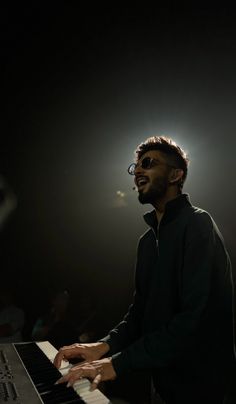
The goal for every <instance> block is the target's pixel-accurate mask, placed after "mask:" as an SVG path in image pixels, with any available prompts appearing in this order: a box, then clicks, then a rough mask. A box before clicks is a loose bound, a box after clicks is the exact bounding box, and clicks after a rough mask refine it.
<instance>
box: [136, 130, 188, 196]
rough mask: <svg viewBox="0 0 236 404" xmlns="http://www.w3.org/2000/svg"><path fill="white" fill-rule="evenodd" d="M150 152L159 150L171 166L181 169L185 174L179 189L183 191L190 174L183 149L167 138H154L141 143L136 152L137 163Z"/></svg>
mask: <svg viewBox="0 0 236 404" xmlns="http://www.w3.org/2000/svg"><path fill="white" fill-rule="evenodd" d="M149 150H159V151H161V152H162V153H164V154H165V155H166V157H167V161H168V163H169V164H170V165H173V166H174V167H176V168H181V169H182V170H183V172H184V174H183V176H182V178H181V180H180V181H179V183H178V185H179V189H180V191H182V188H183V185H184V181H185V180H186V177H187V174H188V164H189V158H188V157H187V154H186V153H185V151H184V150H183V149H181V147H179V146H178V145H177V144H176V143H175V142H174V141H173V140H172V139H170V138H168V137H166V136H152V137H149V138H148V139H146V140H145V142H143V143H140V145H139V146H138V147H137V149H136V150H135V154H136V161H138V160H139V159H140V158H141V157H142V155H143V154H145V153H146V152H147V151H149Z"/></svg>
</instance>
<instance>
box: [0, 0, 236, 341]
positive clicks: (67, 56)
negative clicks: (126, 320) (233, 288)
mask: <svg viewBox="0 0 236 404" xmlns="http://www.w3.org/2000/svg"><path fill="white" fill-rule="evenodd" d="M189 3H190V4H188V5H180V3H179V2H176V3H172V2H168V1H167V2H165V5H160V6H158V3H157V6H156V8H155V9H154V8H152V7H151V6H150V7H149V8H146V9H145V8H141V7H140V9H138V8H137V6H136V9H131V8H130V9H129V8H127V7H125V8H123V7H122V6H120V5H119V4H118V3H117V6H116V7H115V5H113V8H112V6H110V7H107V8H104V9H103V10H102V9H101V7H99V8H98V7H97V9H96V6H93V7H92V6H91V7H90V5H88V6H87V7H85V6H83V7H82V6H80V5H79V2H74V3H72V2H57V3H55V4H54V5H53V4H47V5H45V4H43V3H41V2H34V4H31V5H30V6H27V5H26V4H23V5H22V3H21V4H20V3H19V4H18V5H15V4H14V3H10V2H8V3H7V5H5V6H3V5H1V10H0V12H1V15H0V19H1V84H2V91H1V96H2V97H1V98H2V107H1V112H2V117H1V138H0V139H1V140H0V141H1V143H0V145H1V147H0V171H1V173H2V174H3V175H4V176H5V177H6V179H7V181H8V183H9V184H10V185H11V187H12V188H13V190H14V192H15V194H16V196H17V200H18V206H17V209H16V210H15V212H14V214H13V215H12V216H11V218H10V220H9V221H8V223H7V225H6V227H5V229H4V230H3V231H2V234H1V262H2V263H1V272H2V282H4V281H5V282H9V278H10V282H11V283H12V285H14V286H16V287H17V296H18V302H19V304H20V305H21V306H22V307H23V308H24V309H25V311H26V314H27V319H28V324H29V325H28V332H29V331H30V326H31V324H33V322H34V320H35V318H36V317H37V315H38V314H39V313H40V311H42V308H45V306H46V302H47V298H48V296H49V295H50V293H51V289H53V288H59V289H60V288H67V289H68V290H69V291H70V293H71V294H72V295H73V296H74V299H75V300H76V297H78V298H79V296H80V295H83V294H88V295H89V296H92V297H93V299H94V301H95V302H96V304H97V307H98V308H99V309H98V310H99V311H100V315H101V318H103V328H102V330H101V332H104V333H106V332H107V331H108V329H109V328H110V327H111V326H112V325H114V323H115V322H116V321H118V320H119V319H120V317H121V315H122V314H123V313H124V312H125V311H126V308H127V305H128V304H129V302H130V300H131V298H132V293H133V276H134V263H135V253H136V245H137V240H138V237H139V236H140V234H141V233H142V232H143V231H144V230H145V225H144V222H143V219H142V214H143V212H144V211H145V210H146V208H148V209H149V207H142V206H139V203H138V201H137V195H136V192H135V191H132V186H133V183H132V178H131V177H129V175H128V174H127V171H126V168H127V166H128V164H129V163H130V162H132V160H133V151H134V149H135V148H136V146H137V145H138V144H139V143H140V142H141V141H142V140H144V139H145V138H147V137H148V136H151V135H154V134H165V135H168V136H170V137H172V138H173V139H174V140H175V141H176V142H177V143H179V144H180V145H181V146H182V147H183V148H184V149H185V150H187V151H188V154H189V157H190V160H191V165H190V169H189V177H188V180H187V182H186V186H185V192H188V193H190V196H191V200H192V203H193V204H194V205H196V206H200V207H201V208H203V209H206V210H208V211H209V212H210V213H211V214H212V216H213V218H214V219H215V221H216V223H217V225H218V226H219V228H220V230H221V232H222V234H223V236H224V238H225V242H226V246H227V248H228V250H229V253H230V255H231V259H232V262H233V263H235V261H236V253H235V240H234V233H235V230H236V221H235V215H234V208H235V202H236V199H235V190H236V183H235V168H236V163H235V146H236V140H235V139H236V138H235V129H236V123H235V115H236V109H235V107H236V99H235V89H236V77H235V75H236V26H235V13H234V11H233V9H231V7H230V6H227V5H225V6H221V7H220V6H217V5H214V7H213V6H212V5H211V6H210V5H207V3H206V2H205V3H201V2H192V3H191V2H189ZM119 190H120V191H122V192H124V193H125V195H124V197H121V196H119V195H118V194H117V191H119ZM26 334H27V333H26Z"/></svg>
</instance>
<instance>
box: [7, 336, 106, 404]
mask: <svg viewBox="0 0 236 404" xmlns="http://www.w3.org/2000/svg"><path fill="white" fill-rule="evenodd" d="M56 353H57V350H56V349H55V348H54V347H53V346H52V345H51V344H50V343H49V342H47V341H44V342H37V343H36V342H27V343H16V344H0V403H8V404H13V403H14V404H42V403H44V404H75V403H80V404H83V403H85V404H109V403H111V401H110V400H109V399H108V398H107V397H106V396H105V395H104V394H103V393H102V392H101V391H100V390H98V389H96V390H94V391H92V392H91V391H90V385H91V384H90V382H89V380H88V379H80V380H78V381H77V382H76V383H74V386H73V387H66V384H60V385H55V382H56V381H57V380H58V379H59V378H60V377H61V375H64V374H66V373H67V372H68V370H69V368H70V366H71V365H69V366H68V362H64V361H63V362H62V365H61V368H60V369H59V370H58V369H56V368H55V366H54V365H53V363H52V362H53V359H54V357H55V355H56Z"/></svg>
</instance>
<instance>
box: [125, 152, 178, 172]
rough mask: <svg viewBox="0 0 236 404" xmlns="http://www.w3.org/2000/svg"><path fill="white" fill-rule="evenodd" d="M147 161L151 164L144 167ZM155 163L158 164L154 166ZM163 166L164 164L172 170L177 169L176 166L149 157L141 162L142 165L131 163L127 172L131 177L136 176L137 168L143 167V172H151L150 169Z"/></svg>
mask: <svg viewBox="0 0 236 404" xmlns="http://www.w3.org/2000/svg"><path fill="white" fill-rule="evenodd" d="M147 160H148V161H149V163H148V164H147V165H146V164H144V165H143V162H145V161H147ZM153 163H156V164H153ZM162 164H164V165H165V166H168V167H171V168H177V167H175V166H172V165H171V164H168V163H165V162H164V161H160V160H157V159H154V158H152V157H148V156H147V157H144V159H143V160H142V161H141V163H140V164H138V163H131V164H130V165H129V167H128V168H127V171H128V173H129V174H130V175H135V170H136V168H137V167H142V169H143V170H150V168H152V167H153V166H154V165H162Z"/></svg>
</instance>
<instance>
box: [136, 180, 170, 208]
mask: <svg viewBox="0 0 236 404" xmlns="http://www.w3.org/2000/svg"><path fill="white" fill-rule="evenodd" d="M168 184H169V183H168V179H167V177H159V178H156V179H155V180H154V181H153V182H152V184H150V186H149V188H148V190H147V191H146V192H145V191H142V190H140V191H139V195H138V200H139V202H140V203H141V204H143V205H144V204H145V203H150V204H151V205H155V203H156V202H157V201H158V200H159V199H161V198H163V197H164V196H165V194H166V192H167V189H168Z"/></svg>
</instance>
